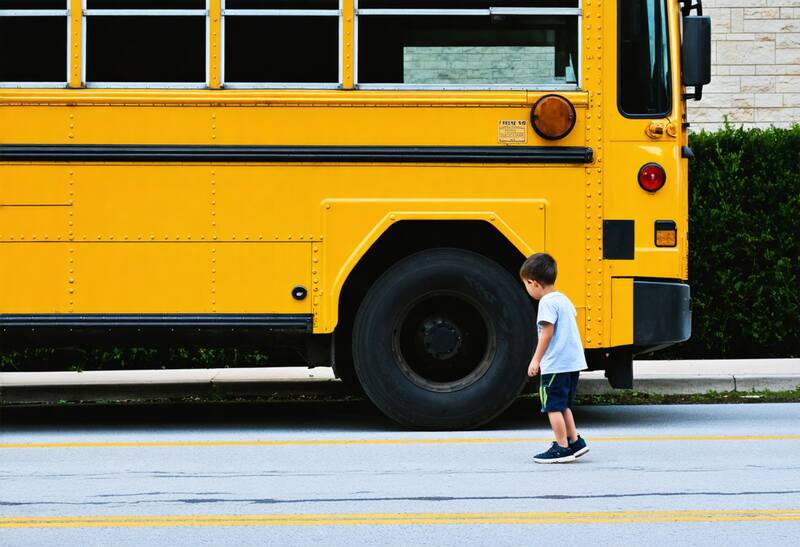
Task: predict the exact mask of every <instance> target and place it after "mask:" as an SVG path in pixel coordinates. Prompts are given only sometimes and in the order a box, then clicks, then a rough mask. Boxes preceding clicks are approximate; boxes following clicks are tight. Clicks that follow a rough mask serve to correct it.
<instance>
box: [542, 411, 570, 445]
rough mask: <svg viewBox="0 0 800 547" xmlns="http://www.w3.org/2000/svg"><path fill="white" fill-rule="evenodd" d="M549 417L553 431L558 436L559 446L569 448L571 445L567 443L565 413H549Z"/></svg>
mask: <svg viewBox="0 0 800 547" xmlns="http://www.w3.org/2000/svg"><path fill="white" fill-rule="evenodd" d="M547 417H548V418H549V419H550V427H551V428H552V429H553V434H555V436H556V442H557V443H558V446H560V447H562V448H567V447H569V443H568V442H567V426H566V424H565V423H564V414H563V412H560V411H556V412H548V413H547ZM573 428H574V424H573Z"/></svg>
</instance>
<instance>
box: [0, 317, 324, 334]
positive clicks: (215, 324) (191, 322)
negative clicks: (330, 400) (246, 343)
mask: <svg viewBox="0 0 800 547" xmlns="http://www.w3.org/2000/svg"><path fill="white" fill-rule="evenodd" d="M0 326H2V327H108V328H111V327H197V328H219V327H261V328H267V329H272V330H294V331H302V332H311V328H312V316H311V315H308V314H247V315H238V314H173V315H165V314H25V315H21V314H13V315H12V314H7V315H0Z"/></svg>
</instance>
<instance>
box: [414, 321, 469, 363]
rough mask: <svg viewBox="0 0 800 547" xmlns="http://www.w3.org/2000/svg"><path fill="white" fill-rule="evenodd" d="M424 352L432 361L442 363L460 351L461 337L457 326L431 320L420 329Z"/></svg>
mask: <svg viewBox="0 0 800 547" xmlns="http://www.w3.org/2000/svg"><path fill="white" fill-rule="evenodd" d="M420 331H421V334H422V343H423V345H424V346H425V350H426V351H427V352H428V354H429V355H430V356H431V357H433V358H434V359H438V360H440V361H444V360H446V359H450V358H451V357H453V356H454V355H456V354H457V353H458V351H459V349H461V343H462V341H463V337H462V334H461V331H460V330H459V328H458V326H457V325H456V324H455V323H453V322H452V321H449V320H448V319H443V318H432V319H428V320H427V321H425V322H424V323H423V324H422V326H421V327H420Z"/></svg>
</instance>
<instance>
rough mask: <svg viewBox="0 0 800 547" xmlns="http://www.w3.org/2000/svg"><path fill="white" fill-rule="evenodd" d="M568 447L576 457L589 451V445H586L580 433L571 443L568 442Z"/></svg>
mask: <svg viewBox="0 0 800 547" xmlns="http://www.w3.org/2000/svg"><path fill="white" fill-rule="evenodd" d="M569 449H570V450H572V454H573V455H574V456H575V457H576V458H580V457H581V456H583V455H584V454H586V453H587V452H589V447H588V446H586V441H584V440H583V439H582V438H581V436H580V435H578V438H577V439H576V440H575V442H573V443H569Z"/></svg>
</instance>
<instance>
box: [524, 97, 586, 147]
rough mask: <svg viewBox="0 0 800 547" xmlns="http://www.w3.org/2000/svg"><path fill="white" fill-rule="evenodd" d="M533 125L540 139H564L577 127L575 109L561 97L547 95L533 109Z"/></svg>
mask: <svg viewBox="0 0 800 547" xmlns="http://www.w3.org/2000/svg"><path fill="white" fill-rule="evenodd" d="M531 125H533V130H534V131H536V134H537V135H539V136H540V137H543V138H545V139H547V140H551V141H555V140H558V139H563V138H564V137H566V136H567V135H569V132H570V131H572V128H573V127H575V107H574V106H573V105H572V103H571V102H569V101H568V100H567V99H565V98H564V97H562V96H561V95H545V96H544V97H542V98H540V99H539V100H538V101H536V103H535V104H534V105H533V108H532V109H531Z"/></svg>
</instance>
